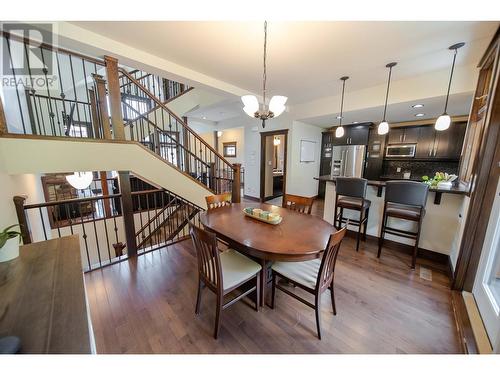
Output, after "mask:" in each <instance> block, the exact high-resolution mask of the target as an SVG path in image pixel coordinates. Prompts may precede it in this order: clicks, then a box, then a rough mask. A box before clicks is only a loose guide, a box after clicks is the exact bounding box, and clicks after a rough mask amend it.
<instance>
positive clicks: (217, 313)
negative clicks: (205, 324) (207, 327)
mask: <svg viewBox="0 0 500 375" xmlns="http://www.w3.org/2000/svg"><path fill="white" fill-rule="evenodd" d="M223 298H224V297H223V296H222V295H221V294H217V307H216V311H215V329H214V339H217V337H218V336H219V328H220V321H221V312H222V300H223Z"/></svg>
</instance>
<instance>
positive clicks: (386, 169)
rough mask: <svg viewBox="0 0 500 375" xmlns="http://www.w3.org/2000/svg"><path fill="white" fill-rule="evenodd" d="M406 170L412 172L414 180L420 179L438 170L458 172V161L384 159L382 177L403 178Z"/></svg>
mask: <svg viewBox="0 0 500 375" xmlns="http://www.w3.org/2000/svg"><path fill="white" fill-rule="evenodd" d="M398 168H400V172H398ZM405 172H410V173H411V175H410V178H411V179H412V180H413V179H416V180H420V179H421V178H422V176H429V177H432V176H434V174H435V173H436V172H446V173H448V174H458V162H446V161H406V160H404V161H403V160H384V163H383V171H382V177H384V176H385V177H393V178H403V174H404V173H405Z"/></svg>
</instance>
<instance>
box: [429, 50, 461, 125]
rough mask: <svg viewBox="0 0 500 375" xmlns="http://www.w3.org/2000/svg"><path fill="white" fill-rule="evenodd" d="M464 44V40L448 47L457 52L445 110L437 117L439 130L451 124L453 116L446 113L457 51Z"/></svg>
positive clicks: (454, 58)
mask: <svg viewBox="0 0 500 375" xmlns="http://www.w3.org/2000/svg"><path fill="white" fill-rule="evenodd" d="M464 45H465V43H463V42H462V43H457V44H454V45H452V46H450V47H448V49H450V50H452V51H455V52H454V54H453V64H452V65H451V73H450V81H449V82H448V92H447V93H446V102H445V103H444V111H443V114H442V115H441V116H439V117H438V118H437V120H436V123H435V124H434V128H435V129H436V130H439V131H443V130H446V129H448V128H449V127H450V124H451V117H450V115H448V113H446V110H447V109H448V99H449V97H450V88H451V80H452V78H453V70H454V69H455V60H456V58H457V51H458V49H459V48H462V47H463V46H464Z"/></svg>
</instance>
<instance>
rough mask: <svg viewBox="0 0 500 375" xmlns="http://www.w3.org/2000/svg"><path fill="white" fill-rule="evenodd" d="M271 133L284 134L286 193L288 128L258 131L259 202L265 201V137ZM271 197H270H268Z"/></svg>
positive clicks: (284, 180)
mask: <svg viewBox="0 0 500 375" xmlns="http://www.w3.org/2000/svg"><path fill="white" fill-rule="evenodd" d="M273 135H284V136H285V140H284V143H285V148H284V154H285V155H284V161H283V195H285V193H286V177H287V162H288V129H281V130H273V131H268V132H261V133H260V194H259V199H260V202H261V203H264V202H265V201H266V197H265V196H264V195H265V186H266V185H265V170H266V165H265V157H266V142H265V140H266V137H269V136H273ZM268 199H271V198H268Z"/></svg>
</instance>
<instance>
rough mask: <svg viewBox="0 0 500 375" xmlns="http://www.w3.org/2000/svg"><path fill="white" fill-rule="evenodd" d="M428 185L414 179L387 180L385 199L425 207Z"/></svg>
mask: <svg viewBox="0 0 500 375" xmlns="http://www.w3.org/2000/svg"><path fill="white" fill-rule="evenodd" d="M428 192H429V185H427V184H424V183H423V182H416V181H387V182H386V185H385V201H386V202H391V203H398V204H403V205H408V206H419V207H425V205H426V203H427V194H428Z"/></svg>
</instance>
